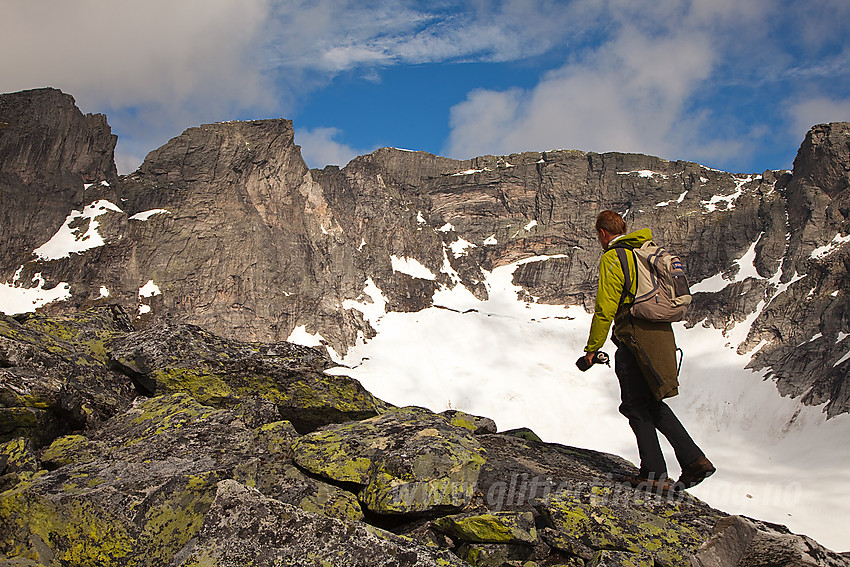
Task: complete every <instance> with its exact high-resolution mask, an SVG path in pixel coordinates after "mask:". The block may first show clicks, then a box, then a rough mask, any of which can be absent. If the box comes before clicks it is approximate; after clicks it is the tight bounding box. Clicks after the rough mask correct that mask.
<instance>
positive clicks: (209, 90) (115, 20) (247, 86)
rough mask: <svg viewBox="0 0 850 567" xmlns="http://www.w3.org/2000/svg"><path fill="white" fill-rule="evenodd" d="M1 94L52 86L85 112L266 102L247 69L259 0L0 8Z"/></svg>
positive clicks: (104, 1)
mask: <svg viewBox="0 0 850 567" xmlns="http://www.w3.org/2000/svg"><path fill="white" fill-rule="evenodd" d="M3 12H4V15H3V17H4V21H6V22H15V25H8V26H4V31H3V35H2V38H0V46H2V47H3V52H5V53H17V54H19V55H18V56H15V57H3V59H2V63H0V70H2V72H0V90H2V91H11V90H20V89H27V88H34V87H39V86H55V87H57V88H61V89H62V90H65V91H66V92H70V93H73V94H74V95H75V96H76V97H77V98H78V99H80V100H81V101H83V100H84V101H85V104H86V105H87V106H95V107H96V106H104V105H105V106H109V107H118V106H129V105H139V104H148V103H152V102H153V103H158V104H159V103H163V104H164V103H167V102H168V101H183V100H186V99H187V98H189V97H191V98H192V99H193V100H196V102H197V103H200V102H202V101H209V100H215V99H220V98H227V99H230V100H234V99H237V95H238V99H239V100H240V101H242V102H243V103H244V104H246V105H247V104H256V103H258V102H260V101H261V100H262V99H263V97H264V89H263V88H262V84H263V81H262V77H261V75H260V73H259V71H260V69H259V67H258V65H256V64H253V65H250V64H247V63H250V54H251V53H252V51H253V45H254V42H255V41H256V39H257V37H256V36H257V32H258V30H259V29H260V26H261V25H262V23H263V20H264V17H265V16H266V14H267V6H266V2H265V1H263V0H246V1H244V2H238V3H237V2H230V1H228V0H183V1H181V2H171V1H169V0H147V1H145V2H140V3H128V2H111V1H108V0H88V1H78V2H52V1H50V0H28V1H27V2H4V6H3Z"/></svg>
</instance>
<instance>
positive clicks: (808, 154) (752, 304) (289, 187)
mask: <svg viewBox="0 0 850 567" xmlns="http://www.w3.org/2000/svg"><path fill="white" fill-rule="evenodd" d="M0 122H3V123H4V124H5V126H3V129H2V131H0V158H2V159H0V193H2V197H3V202H4V204H8V205H7V206H4V208H3V213H2V214H3V215H4V216H3V222H4V226H5V227H7V229H5V230H4V231H3V237H2V238H3V239H4V240H3V245H2V246H0V274H2V277H3V278H4V279H3V281H5V282H7V284H8V285H12V286H15V287H19V288H28V287H32V286H34V285H41V286H42V287H44V288H51V287H52V286H54V285H57V284H60V283H62V282H66V283H67V285H68V288H69V293H70V295H71V297H70V299H68V300H67V301H65V302H64V305H63V306H61V307H55V306H56V305H58V304H53V305H48V306H47V307H45V308H44V309H46V310H48V311H49V310H51V309H54V308H56V309H60V310H62V309H66V308H67V305H68V304H70V305H72V306H77V307H78V308H88V307H90V306H93V305H97V304H98V303H99V302H101V301H103V299H102V296H103V295H105V294H106V293H108V294H109V301H112V302H116V303H119V304H121V305H123V306H124V307H125V309H126V310H127V311H128V312H130V313H132V314H133V319H134V321H135V323H136V325H138V326H139V327H140V328H143V327H144V326H145V325H148V324H153V323H155V322H157V321H160V320H164V319H166V318H170V320H171V321H173V322H175V323H190V324H194V325H200V326H202V327H204V328H205V329H208V330H210V331H213V332H215V333H217V334H219V335H222V336H225V337H233V338H238V339H240V340H256V341H265V342H275V341H281V340H284V339H286V338H287V337H289V336H290V334H291V333H292V331H293V330H294V329H296V328H297V327H301V328H303V330H304V331H306V332H307V333H310V334H317V335H320V336H321V340H322V341H323V342H324V344H326V345H328V346H329V347H332V348H334V349H335V350H336V351H337V352H338V353H343V352H345V351H346V350H347V349H348V348H349V347H350V346H351V345H352V344H354V343H355V341H356V340H357V339H358V337H365V338H369V337H371V336H372V335H373V333H374V331H373V329H372V327H371V326H370V324H369V322H368V321H367V320H366V319H365V316H364V314H363V313H362V311H361V309H358V307H357V304H358V303H360V304H362V303H364V302H365V303H367V304H368V303H369V302H372V301H373V300H374V298H372V297H370V296H371V295H372V294H373V291H374V288H377V289H379V290H380V291H381V293H382V294H383V296H384V297H385V298H386V309H387V310H395V311H416V310H419V309H423V308H425V307H428V306H430V305H431V304H432V296H433V293H434V291H435V290H437V289H439V288H441V287H444V286H445V287H453V286H455V285H463V286H465V287H466V288H468V289H469V290H470V291H471V292H472V293H473V294H475V295H476V296H478V297H479V298H485V297H486V295H487V290H486V288H485V286H484V284H483V281H484V278H485V275H486V274H485V271H487V270H492V269H493V268H494V267H497V266H500V265H504V264H508V263H511V262H514V261H516V260H519V259H523V258H528V257H530V256H534V255H544V256H546V257H547V258H548V259H546V260H541V261H535V262H530V263H526V264H522V265H520V266H519V267H518V268H517V270H516V271H515V273H514V283H516V284H518V285H520V286H522V288H523V289H524V291H525V293H526V294H527V295H526V297H531V296H533V297H535V298H538V300H539V301H545V302H557V303H564V304H581V305H584V306H585V307H586V308H588V309H589V308H590V307H591V303H592V300H593V297H594V294H595V278H596V262H597V259H598V254H599V251H598V245H597V243H596V241H595V239H594V236H593V230H592V224H593V218H594V216H595V214H596V212H597V211H598V210H601V209H603V208H611V209H614V210H617V211H620V212H623V213H624V214H625V217H626V220H627V221H628V223H629V225H630V227H642V226H648V227H651V228H652V229H653V231H654V234H655V237H656V240H657V241H658V242H660V243H663V244H666V245H668V246H669V247H671V248H673V249H675V250H676V251H677V252H678V253H679V254H680V256H681V257H682V258H683V260H684V261H685V263H686V266H687V270H688V274H689V278H690V280H691V281H692V282H699V281H701V280H705V279H706V278H710V277H712V276H716V275H717V274H722V275H723V277H724V278H726V280H727V281H724V282H720V284H719V285H717V286H715V287H714V288H713V289H710V290H707V291H705V292H702V293H697V294H696V296H695V302H694V306H693V310H692V312H691V314H690V316H689V324H691V325H693V324H700V323H702V322H705V323H707V324H709V325H712V326H715V327H718V328H722V329H727V330H728V329H730V328H732V327H733V326H735V325H737V324H741V323H742V322H744V321H745V320H746V319H747V317H748V316H750V315H751V314H752V313H753V312H755V311H756V310H759V311H760V315H759V316H758V317H757V318H756V319H755V321H754V322H753V323H752V327H751V332H750V335H749V337H748V339H747V340H746V341H745V342H744V343H742V344H741V346H740V349H741V351H747V352H754V355H753V360H752V366H753V367H754V368H766V369H768V371H769V373H770V374H771V375H772V376H773V378H774V379H775V380H776V382H777V386H778V388H779V391H780V392H781V393H782V394H783V395H793V396H801V397H802V398H803V399H804V400H805V401H806V402H807V403H812V404H822V403H826V404H827V406H826V407H827V411H828V412H829V414H830V415H836V414H838V413H841V412H845V411H847V410H848V409H850V389H848V388H850V387H848V386H847V385H846V376H847V368H848V367H847V365H848V364H850V361H848V360H846V359H845V355H846V353H847V349H848V343H847V341H846V337H847V334H846V331H847V329H848V328H850V324H848V315H847V314H848V298H847V294H846V293H845V291H844V290H846V289H848V287H849V286H848V275H847V274H848V266H850V259H848V256H847V254H848V240H847V238H846V236H845V235H847V234H850V225H848V214H850V189H848V186H850V149H848V143H850V142H848V140H850V136H848V134H850V125H848V124H846V123H836V124H828V125H819V126H816V127H814V128H813V129H812V130H811V132H809V134H808V135H807V137H806V140H805V141H804V142H803V144H802V146H801V148H800V152H799V154H798V156H797V159H796V161H795V164H794V171H793V172H770V171H768V172H764V173H763V174H759V175H735V174H729V173H724V172H720V171H716V170H711V169H707V168H705V167H702V166H700V165H697V164H695V163H690V162H681V161H679V162H669V161H665V160H662V159H659V158H654V157H651V156H644V155H636V154H617V153H609V154H594V153H584V152H580V151H563V150H561V151H552V152H527V153H523V154H517V155H511V156H501V157H497V156H483V157H478V158H475V159H472V160H465V161H457V160H451V159H447V158H442V157H438V156H434V155H431V154H426V153H424V152H409V151H402V150H393V149H382V150H378V151H376V152H374V153H372V154H369V155H366V156H361V157H359V158H356V159H355V160H353V161H352V162H351V163H349V164H348V165H347V166H346V167H345V168H343V169H339V168H336V167H328V168H326V169H324V170H321V171H319V170H308V169H307V167H306V166H305V165H304V162H303V160H302V159H301V157H300V152H299V148H298V146H297V145H295V140H294V137H293V130H292V124H291V122H289V121H287V120H260V121H255V122H233V123H221V124H212V125H204V126H201V127H199V128H190V129H189V130H187V131H186V132H185V133H184V134H183V135H181V136H178V137H177V138H175V139H173V140H171V141H170V142H169V143H168V144H166V145H165V146H163V147H162V148H159V149H158V150H155V151H153V152H151V154H150V155H148V157H147V159H146V160H145V163H144V164H143V165H142V166H141V168H140V169H139V170H138V171H137V172H135V173H134V174H132V175H129V176H126V177H122V178H120V179H119V178H118V177H117V175H116V173H115V167H114V164H113V161H112V151H113V148H114V144H115V138H114V136H112V135H111V134H110V132H109V127H108V125H107V124H106V122H105V119H104V117H103V116H91V115H89V116H83V115H82V114H81V113H80V112H79V111H78V110H77V109H76V108H75V107H74V104H73V99H71V97H69V96H67V95H64V94H62V93H60V92H59V91H56V90H52V89H43V90H38V91H27V92H23V93H14V94H8V95H0ZM101 182H103V183H101ZM84 184H86V185H85V188H84ZM88 184H91V185H88ZM107 200H108V201H109V202H110V203H112V205H107V204H104V203H106V201H107ZM92 203H95V204H97V207H95V206H92V207H91V208H90V209H86V208H85V207H88V206H89V205H90V204H92ZM75 211H76V212H75ZM69 215H71V216H69ZM63 222H64V223H66V228H67V229H68V230H70V231H72V233H73V234H75V235H76V238H77V239H78V240H83V239H86V240H87V239H89V238H90V237H92V236H93V235H97V236H99V237H100V238H102V239H103V241H104V244H103V245H101V246H96V247H93V248H90V249H88V250H82V251H80V252H75V253H71V254H69V255H65V256H60V255H59V254H55V255H54V256H51V255H45V254H42V255H41V256H36V255H35V254H34V250H36V249H37V248H38V247H39V246H41V245H42V244H44V243H45V242H47V241H48V240H49V239H50V238H51V236H52V235H53V234H54V233H55V232H56V231H57V230H58V229H59V227H60V226H62V225H63ZM84 235H85V236H84ZM748 251H751V255H750V256H748V257H747V258H748V261H749V259H752V269H750V268H749V266H741V263H740V260H741V259H742V258H743V257H744V256H745V254H746V253H747V252H748ZM411 265H412V266H413V267H414V268H415V269H411V268H410V266H411ZM405 266H407V267H405ZM30 282H32V283H30ZM151 286H153V287H151ZM369 286H373V288H372V291H370V287H369ZM721 288H722V289H721ZM756 347H758V348H757V349H756ZM838 362H841V363H840V364H838Z"/></svg>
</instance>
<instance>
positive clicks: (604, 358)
mask: <svg viewBox="0 0 850 567" xmlns="http://www.w3.org/2000/svg"><path fill="white" fill-rule="evenodd" d="M594 364H607V365H608V366H611V359H610V357H609V356H608V355H607V354H605V353H604V352H602V351H599V352H596V353H594V355H593V359H592V360H591V362H590V364H588V363H587V359H586V358H584V357H583V356H582V357H580V358H579V359H578V360H576V366H578V369H579V370H581V371H582V372H586V371H587V369H588V368H590V367H591V366H593V365H594Z"/></svg>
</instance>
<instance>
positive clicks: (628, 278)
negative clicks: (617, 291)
mask: <svg viewBox="0 0 850 567" xmlns="http://www.w3.org/2000/svg"><path fill="white" fill-rule="evenodd" d="M627 249H628V250H629V251H631V253H632V254H633V255H634V253H635V252H634V250H633V249H632V248H631V247H630V246H625V245H620V246H616V245H615V246H614V250H616V251H617V258H619V259H620V266H622V268H623V293H622V295H621V296H620V303H619V305H622V304H623V302H624V301H625V300H626V297H628V296H629V295H632V297H634V295H633V294H632V293H631V289H632V274H631V271H630V270H629V257H628V256H627V254H628V253H627V252H626V250H627Z"/></svg>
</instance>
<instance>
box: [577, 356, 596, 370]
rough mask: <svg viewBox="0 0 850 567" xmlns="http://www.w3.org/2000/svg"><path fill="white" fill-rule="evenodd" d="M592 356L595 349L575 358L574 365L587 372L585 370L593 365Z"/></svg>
mask: <svg viewBox="0 0 850 567" xmlns="http://www.w3.org/2000/svg"><path fill="white" fill-rule="evenodd" d="M594 356H596V352H595V351H594V352H589V353H587V354H585V355H584V356H581V357H579V359H578V360H576V366H577V367H578V369H579V370H581V371H582V372H587V370H588V369H590V367H591V366H593V357H594Z"/></svg>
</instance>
